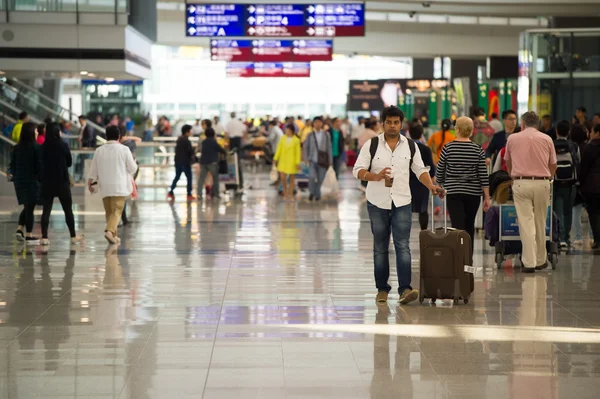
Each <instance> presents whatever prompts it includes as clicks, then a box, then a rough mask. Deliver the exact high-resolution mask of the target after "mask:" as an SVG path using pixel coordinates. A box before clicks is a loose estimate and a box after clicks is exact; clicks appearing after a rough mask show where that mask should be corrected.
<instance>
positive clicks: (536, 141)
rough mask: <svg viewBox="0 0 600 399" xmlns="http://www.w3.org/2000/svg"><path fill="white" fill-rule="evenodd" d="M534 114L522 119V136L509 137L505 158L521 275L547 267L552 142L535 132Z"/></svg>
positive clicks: (536, 120)
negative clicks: (510, 185) (514, 212)
mask: <svg viewBox="0 0 600 399" xmlns="http://www.w3.org/2000/svg"><path fill="white" fill-rule="evenodd" d="M539 122H540V118H539V116H538V115H537V114H536V113H535V112H525V113H524V114H523V116H521V133H519V134H511V135H510V136H509V137H508V141H507V143H506V155H505V156H504V159H505V161H506V166H507V168H508V173H509V174H510V176H511V177H512V178H513V180H514V183H513V196H514V200H515V208H516V210H517V218H518V223H519V233H520V235H521V242H522V244H523V251H522V255H523V258H522V259H523V272H524V273H533V272H535V270H542V269H545V268H546V267H548V251H547V249H546V218H547V214H548V206H549V205H550V189H551V187H550V180H551V179H552V177H553V176H554V173H555V172H556V167H557V166H556V151H555V149H554V143H553V142H552V139H551V138H550V137H549V136H548V135H546V134H544V133H542V132H540V131H538V130H537V127H538V126H539Z"/></svg>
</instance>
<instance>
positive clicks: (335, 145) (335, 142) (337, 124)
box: [329, 118, 345, 179]
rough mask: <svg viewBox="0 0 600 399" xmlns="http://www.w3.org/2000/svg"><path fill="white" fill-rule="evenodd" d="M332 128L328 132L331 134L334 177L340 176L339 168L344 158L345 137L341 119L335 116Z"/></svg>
mask: <svg viewBox="0 0 600 399" xmlns="http://www.w3.org/2000/svg"><path fill="white" fill-rule="evenodd" d="M331 124H332V128H331V130H330V132H329V135H330V136H331V153H332V155H333V170H334V171H335V177H336V178H337V179H339V178H340V168H341V166H342V160H343V158H344V150H345V143H344V141H345V138H344V133H343V132H342V120H341V119H340V118H335V119H334V120H333V122H332V123H331Z"/></svg>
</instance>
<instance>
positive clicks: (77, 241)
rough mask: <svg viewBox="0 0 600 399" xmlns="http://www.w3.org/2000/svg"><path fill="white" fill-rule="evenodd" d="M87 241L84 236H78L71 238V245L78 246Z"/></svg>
mask: <svg viewBox="0 0 600 399" xmlns="http://www.w3.org/2000/svg"><path fill="white" fill-rule="evenodd" d="M84 239H85V236H84V235H83V234H79V235H76V236H75V237H71V244H78V243H80V242H81V241H83V240H84Z"/></svg>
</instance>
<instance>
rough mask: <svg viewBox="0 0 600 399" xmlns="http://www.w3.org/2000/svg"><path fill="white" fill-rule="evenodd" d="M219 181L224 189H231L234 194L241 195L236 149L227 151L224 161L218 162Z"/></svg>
mask: <svg viewBox="0 0 600 399" xmlns="http://www.w3.org/2000/svg"><path fill="white" fill-rule="evenodd" d="M219 182H221V183H222V184H223V185H224V186H225V191H233V192H234V195H236V196H238V195H242V192H241V189H242V187H240V171H239V163H238V153H237V151H231V152H228V153H227V160H226V162H224V160H221V161H220V162H219Z"/></svg>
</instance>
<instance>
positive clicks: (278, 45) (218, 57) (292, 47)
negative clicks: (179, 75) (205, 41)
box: [210, 39, 333, 62]
mask: <svg viewBox="0 0 600 399" xmlns="http://www.w3.org/2000/svg"><path fill="white" fill-rule="evenodd" d="M210 54H211V60H213V61H228V62H311V61H331V60H332V59H333V40H324V39H322V40H319V39H312V40H304V39H297V40H279V39H254V40H235V39H211V41H210Z"/></svg>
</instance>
